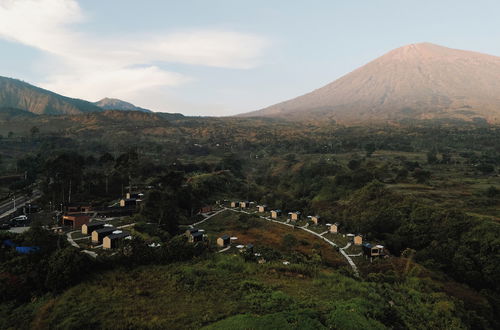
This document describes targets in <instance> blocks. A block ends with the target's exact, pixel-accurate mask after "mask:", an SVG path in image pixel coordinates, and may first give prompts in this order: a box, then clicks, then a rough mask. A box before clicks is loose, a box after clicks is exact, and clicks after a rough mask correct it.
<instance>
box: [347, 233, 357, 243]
mask: <svg viewBox="0 0 500 330" xmlns="http://www.w3.org/2000/svg"><path fill="white" fill-rule="evenodd" d="M354 236H355V235H354V234H347V235H346V237H347V241H348V242H351V243H354Z"/></svg>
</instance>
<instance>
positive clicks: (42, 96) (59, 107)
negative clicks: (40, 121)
mask: <svg viewBox="0 0 500 330" xmlns="http://www.w3.org/2000/svg"><path fill="white" fill-rule="evenodd" d="M0 108H3V109H9V108H10V109H18V110H24V111H27V112H30V113H33V114H37V115H43V114H46V115H63V114H73V115H75V114H82V113H88V112H99V111H102V109H101V108H100V107H98V106H96V105H95V104H93V103H91V102H88V101H84V100H80V99H74V98H69V97H66V96H62V95H59V94H56V93H54V92H51V91H48V90H45V89H42V88H39V87H36V86H33V85H30V84H28V83H25V82H23V81H20V80H17V79H12V78H6V77H0Z"/></svg>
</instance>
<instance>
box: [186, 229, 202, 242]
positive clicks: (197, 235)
mask: <svg viewBox="0 0 500 330" xmlns="http://www.w3.org/2000/svg"><path fill="white" fill-rule="evenodd" d="M188 241H189V243H196V242H201V241H203V233H202V232H199V231H197V232H195V233H193V234H191V235H190V236H189V237H188Z"/></svg>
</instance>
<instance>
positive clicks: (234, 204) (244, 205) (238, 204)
mask: <svg viewBox="0 0 500 330" xmlns="http://www.w3.org/2000/svg"><path fill="white" fill-rule="evenodd" d="M250 204H253V202H249V201H243V202H231V207H241V208H242V209H246V208H249V207H250Z"/></svg>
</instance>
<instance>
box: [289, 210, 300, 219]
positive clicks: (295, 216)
mask: <svg viewBox="0 0 500 330" xmlns="http://www.w3.org/2000/svg"><path fill="white" fill-rule="evenodd" d="M288 215H289V216H290V219H291V220H292V221H297V220H299V219H300V212H299V211H295V212H288Z"/></svg>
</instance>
